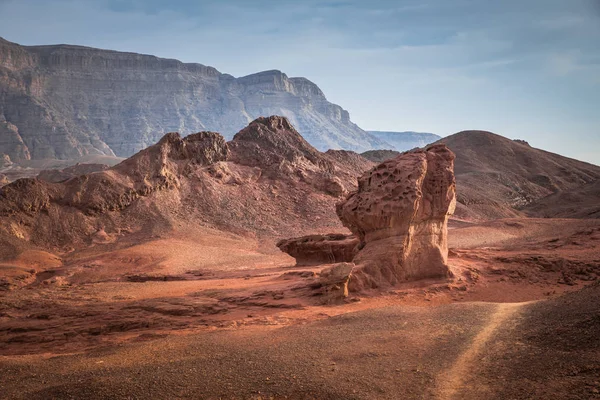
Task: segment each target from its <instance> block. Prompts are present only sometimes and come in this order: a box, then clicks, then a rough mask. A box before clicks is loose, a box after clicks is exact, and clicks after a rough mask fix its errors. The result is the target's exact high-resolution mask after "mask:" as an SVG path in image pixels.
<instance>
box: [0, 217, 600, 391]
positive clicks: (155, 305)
mask: <svg viewBox="0 0 600 400" xmlns="http://www.w3.org/2000/svg"><path fill="white" fill-rule="evenodd" d="M449 241H450V260H449V265H450V268H451V270H452V272H453V274H454V279H452V280H451V281H450V282H447V281H440V282H430V281H425V282H419V283H418V284H417V285H416V286H415V284H414V283H413V284H410V285H408V284H407V285H406V287H403V286H399V287H395V288H393V289H390V290H388V291H386V292H383V293H382V292H381V291H377V292H375V291H374V292H373V293H369V292H365V293H361V294H360V295H351V296H349V297H348V298H347V299H346V301H345V302H342V303H338V304H321V302H320V301H319V297H318V296H310V295H307V293H306V292H305V291H304V289H303V288H304V287H305V285H303V284H302V281H304V280H307V279H311V277H312V276H313V275H314V274H315V273H318V272H319V269H321V268H323V266H318V267H304V268H301V267H295V263H294V259H293V258H291V257H289V256H287V255H285V254H284V253H282V252H280V251H279V250H278V249H277V248H276V247H275V246H274V243H273V242H269V241H268V240H262V241H261V240H256V239H252V238H248V237H242V236H236V235H233V234H228V235H226V234H223V233H222V232H218V231H213V230H209V229H196V230H194V231H191V230H190V229H189V228H187V227H183V228H181V229H178V230H175V231H174V232H172V233H171V234H169V235H165V237H156V238H154V239H152V240H149V241H148V242H145V243H141V244H140V243H135V242H134V243H127V242H119V243H118V244H110V243H109V244H97V245H94V246H92V247H90V248H88V249H86V250H85V251H81V252H74V254H68V253H67V254H64V255H62V256H61V258H60V259H56V260H54V266H52V265H53V263H52V260H48V259H47V257H49V256H48V255H47V254H44V253H40V252H30V253H27V252H26V253H24V254H23V255H22V256H21V258H20V259H19V260H17V261H15V262H14V263H13V264H12V265H2V267H1V268H2V269H3V270H4V272H5V273H8V271H11V272H12V273H14V274H15V275H19V274H21V275H22V276H29V275H28V274H27V273H25V272H23V271H24V270H26V269H32V268H33V269H36V268H40V266H41V265H44V266H46V267H44V269H43V270H37V271H36V273H35V274H34V275H33V276H34V277H35V279H31V280H30V281H27V282H26V283H25V284H24V286H23V287H22V288H20V289H18V290H9V291H2V292H0V296H1V297H0V307H1V308H0V318H1V319H0V321H1V325H0V326H1V328H0V353H1V354H2V357H1V358H0V371H1V373H0V388H1V393H2V397H3V398H15V399H49V398H90V399H104V398H123V399H126V398H139V399H142V398H164V399H167V398H210V399H213V398H214V399H218V398H250V399H268V398H298V399H312V398H314V399H323V398H331V399H334V398H335V399H337V398H357V399H358V398H366V399H379V398H387V399H399V398H407V399H412V398H415V399H421V398H432V399H479V398H484V397H485V398H498V399H505V398H515V399H528V398H573V399H589V398H599V397H600V394H599V392H600V381H599V376H600V348H599V346H598V344H599V343H598V340H597V335H598V334H599V333H600V320H598V315H600V301H599V300H600V286H598V284H597V283H594V282H595V281H596V282H597V279H598V277H599V276H600V250H599V248H600V246H598V243H599V242H600V221H597V220H574V219H570V220H569V219H505V220H496V221H492V222H486V223H469V222H464V221H458V220H454V221H451V223H450V228H449ZM47 266H50V267H47ZM584 287H585V289H583V290H581V289H582V288H584Z"/></svg>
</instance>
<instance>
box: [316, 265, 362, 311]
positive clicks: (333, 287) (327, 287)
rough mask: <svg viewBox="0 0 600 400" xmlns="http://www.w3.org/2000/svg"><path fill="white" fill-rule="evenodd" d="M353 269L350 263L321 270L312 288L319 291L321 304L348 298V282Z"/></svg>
mask: <svg viewBox="0 0 600 400" xmlns="http://www.w3.org/2000/svg"><path fill="white" fill-rule="evenodd" d="M354 269H355V266H354V264H352V263H345V262H344V263H339V264H335V265H332V266H330V267H328V268H325V269H324V270H322V271H321V272H320V274H319V278H318V280H317V282H316V283H315V284H313V286H314V287H315V288H316V289H317V290H318V291H319V292H318V294H319V295H320V296H321V302H322V303H324V304H331V303H336V302H339V301H340V300H343V299H345V298H346V297H348V294H349V282H350V279H351V278H352V273H353V271H354Z"/></svg>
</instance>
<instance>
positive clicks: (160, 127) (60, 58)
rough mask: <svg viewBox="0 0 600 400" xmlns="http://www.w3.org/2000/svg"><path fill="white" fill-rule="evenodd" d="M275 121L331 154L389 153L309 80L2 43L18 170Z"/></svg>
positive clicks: (5, 107)
mask: <svg viewBox="0 0 600 400" xmlns="http://www.w3.org/2000/svg"><path fill="white" fill-rule="evenodd" d="M268 115H282V116H285V117H287V118H288V119H289V120H290V121H291V123H292V124H294V126H295V127H296V128H297V129H298V131H299V132H301V133H302V135H303V136H304V137H305V138H306V139H307V140H308V141H309V142H310V143H311V144H312V145H313V146H315V147H316V148H318V149H320V150H323V151H324V150H327V149H329V148H334V149H337V148H344V149H348V150H360V151H364V150H367V149H371V148H373V147H376V148H382V147H389V145H386V144H384V143H383V142H382V141H381V140H379V139H377V138H375V137H373V136H371V135H370V134H368V133H367V132H365V131H363V130H362V129H360V128H359V127H358V126H356V125H355V124H354V123H352V122H351V121H350V116H349V114H348V112H347V111H346V110H344V109H342V108H341V107H340V106H338V105H335V104H332V103H330V102H329V101H327V98H326V97H325V95H324V94H323V92H322V91H321V89H319V87H318V86H317V85H315V84H314V83H312V82H311V81H309V80H307V79H305V78H290V77H288V76H287V75H285V74H284V73H282V72H280V71H265V72H260V73H257V74H253V75H249V76H245V77H241V78H234V77H233V76H231V75H228V74H223V73H221V72H219V71H217V70H216V69H215V68H212V67H208V66H205V65H201V64H184V63H182V62H180V61H177V60H170V59H161V58H157V57H154V56H149V55H141V54H134V53H122V52H116V51H110V50H99V49H93V48H87V47H81V46H71V45H56V46H27V47H25V46H20V45H18V44H15V43H11V42H8V41H6V40H3V39H2V38H0V155H2V154H3V153H4V154H7V155H9V156H10V158H11V159H12V160H13V161H20V160H28V159H43V158H57V159H77V158H79V157H81V156H83V155H87V154H104V155H116V156H119V157H129V156H131V155H133V154H134V153H136V152H137V151H140V150H142V149H143V148H146V147H147V146H150V145H152V144H153V143H156V141H158V140H159V139H160V137H161V136H162V135H164V134H165V133H167V132H174V131H177V132H180V133H181V134H182V135H183V136H185V135H187V134H190V133H194V132H199V131H216V132H220V133H222V134H223V135H224V136H225V138H226V139H231V138H232V136H233V134H235V133H236V132H237V131H239V130H240V129H242V128H243V127H244V126H246V125H247V124H248V123H250V122H251V121H252V120H254V119H255V118H258V117H260V116H268Z"/></svg>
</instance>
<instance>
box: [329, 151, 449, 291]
mask: <svg viewBox="0 0 600 400" xmlns="http://www.w3.org/2000/svg"><path fill="white" fill-rule="evenodd" d="M453 168H454V154H453V153H452V152H451V151H450V150H449V149H448V148H447V147H446V146H443V145H434V146H431V147H429V148H427V150H416V151H412V152H408V153H404V154H402V155H400V156H398V157H397V158H394V159H392V160H389V161H386V162H384V163H382V164H380V165H378V166H377V167H375V168H374V169H373V170H371V171H369V172H367V173H365V174H364V175H362V176H361V177H360V178H359V180H358V191H356V192H355V193H352V194H351V195H350V196H348V198H347V199H346V201H344V202H342V203H340V204H339V205H338V207H337V213H338V216H339V218H340V219H341V220H342V223H343V224H344V226H346V227H347V228H348V229H350V230H351V231H352V232H353V233H354V234H355V235H356V236H357V237H358V238H359V240H360V242H361V246H363V248H362V249H361V250H360V251H359V252H358V254H357V255H356V257H355V258H354V260H353V261H354V263H355V264H356V265H357V268H356V269H355V271H354V272H353V277H354V278H353V282H352V283H351V284H352V285H353V287H354V289H359V288H365V287H367V288H370V287H380V286H386V285H395V284H397V283H400V282H404V281H411V280H418V279H424V278H440V277H447V276H448V275H449V270H448V267H447V265H446V260H447V256H448V245H447V223H448V217H449V215H450V214H452V212H453V211H454V206H455V202H456V199H455V179H454V173H453Z"/></svg>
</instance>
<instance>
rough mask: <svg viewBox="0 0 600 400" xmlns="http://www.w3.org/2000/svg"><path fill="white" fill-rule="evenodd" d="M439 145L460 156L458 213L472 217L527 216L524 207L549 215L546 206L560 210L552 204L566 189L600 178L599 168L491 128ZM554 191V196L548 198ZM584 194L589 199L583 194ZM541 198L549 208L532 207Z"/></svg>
mask: <svg viewBox="0 0 600 400" xmlns="http://www.w3.org/2000/svg"><path fill="white" fill-rule="evenodd" d="M438 143H443V144H445V145H447V146H448V147H449V148H450V149H451V150H452V151H453V152H454V153H455V154H456V164H455V174H456V182H457V198H458V205H457V211H456V215H457V216H459V217H463V218H467V219H494V218H504V217H515V216H520V215H523V213H522V211H521V210H522V209H523V208H531V210H532V211H531V213H530V215H532V216H547V215H545V211H544V210H545V209H548V208H555V207H556V205H555V204H553V203H556V202H558V203H560V202H562V200H560V199H561V197H562V196H564V195H565V193H568V192H571V191H580V190H582V188H583V187H588V185H590V184H592V183H593V182H597V181H598V180H600V167H599V166H596V165H592V164H588V163H585V162H581V161H577V160H574V159H571V158H567V157H563V156H560V155H558V154H554V153H549V152H547V151H544V150H539V149H535V148H533V147H531V146H529V145H528V144H527V143H526V142H523V141H516V140H510V139H507V138H505V137H503V136H500V135H496V134H493V133H491V132H485V131H463V132H459V133H457V134H454V135H452V136H448V137H446V138H444V139H442V140H440V141H439V142H438ZM558 193H562V195H557V194H558ZM586 193H587V192H586ZM590 193H591V194H592V195H593V191H590ZM551 195H553V196H554V197H548V196H551ZM581 196H583V197H586V196H585V194H584V193H582V194H581ZM545 198H546V199H545ZM587 198H588V199H591V198H590V197H589V196H587ZM542 199H545V200H543V201H544V202H545V203H547V204H546V205H545V206H540V207H534V206H533V205H534V204H537V203H539V202H540V201H542ZM552 199H555V200H552ZM582 201H584V200H582ZM539 204H542V203H539ZM560 215H562V216H565V217H570V216H575V215H573V214H569V213H563V214H560Z"/></svg>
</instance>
